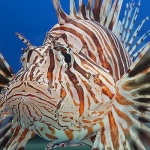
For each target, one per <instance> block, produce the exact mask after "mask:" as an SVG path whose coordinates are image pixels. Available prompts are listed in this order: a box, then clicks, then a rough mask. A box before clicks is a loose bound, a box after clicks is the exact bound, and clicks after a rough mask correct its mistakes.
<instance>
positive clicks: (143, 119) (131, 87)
mask: <svg viewBox="0 0 150 150" xmlns="http://www.w3.org/2000/svg"><path fill="white" fill-rule="evenodd" d="M117 87H118V93H119V94H117V95H116V101H115V103H114V107H115V110H116V113H117V115H118V118H119V119H118V120H120V128H121V129H122V131H123V133H124V136H125V139H126V141H127V143H128V145H129V148H130V149H142V150H143V149H149V148H150V43H149V44H148V45H147V46H146V47H145V48H144V50H143V51H142V53H141V54H140V56H139V58H138V59H137V60H136V61H135V62H134V64H133V65H132V66H131V68H130V70H129V71H128V73H126V74H125V75H124V76H123V77H122V78H121V79H120V80H119V81H118V82H117Z"/></svg>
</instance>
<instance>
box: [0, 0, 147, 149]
mask: <svg viewBox="0 0 150 150" xmlns="http://www.w3.org/2000/svg"><path fill="white" fill-rule="evenodd" d="M83 1H84V2H85V3H86V2H87V0H83ZM129 1H131V0H124V3H123V6H122V11H121V15H120V17H121V18H122V17H123V14H124V10H125V5H126V3H127V2H129ZM134 1H135V3H136V4H137V3H138V0H134ZM75 2H76V4H78V0H75ZM61 5H62V7H63V9H64V10H65V12H69V5H70V4H69V0H61ZM149 6H150V0H142V1H141V7H140V13H139V16H138V19H137V22H136V24H135V26H137V25H138V24H139V23H140V22H141V21H142V20H143V19H144V18H145V17H147V16H150V7H149ZM56 23H57V16H56V13H55V10H54V7H53V5H52V0H0V53H2V54H3V56H4V57H5V59H6V60H7V62H8V63H9V65H10V66H11V67H12V70H13V71H14V73H16V72H17V71H18V70H19V69H20V67H21V63H20V56H21V48H22V47H25V45H24V44H23V43H22V41H20V40H19V39H18V38H17V37H16V36H15V33H16V32H18V33H21V34H22V35H24V36H25V37H26V38H27V39H28V40H29V41H30V42H31V44H32V45H36V46H40V45H42V43H43V41H44V38H45V35H46V32H47V31H49V30H50V29H51V28H52V27H53V26H54V25H55V24H56ZM149 29H150V21H149V20H148V21H147V22H146V23H145V25H144V26H143V28H142V30H141V31H140V33H139V36H140V35H142V34H143V33H145V32H146V31H148V30H149ZM146 41H150V37H148V38H147V40H146ZM47 143H48V142H47V141H45V140H43V139H41V138H39V137H38V136H36V137H35V138H33V139H31V140H30V141H29V142H28V144H27V145H26V148H25V150H34V149H36V150H44V148H45V146H46V145H47ZM0 149H1V148H0ZM59 149H63V148H56V150H59ZM64 149H65V150H90V148H89V147H87V146H80V147H70V148H69V147H67V148H64Z"/></svg>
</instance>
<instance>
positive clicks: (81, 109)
mask: <svg viewBox="0 0 150 150" xmlns="http://www.w3.org/2000/svg"><path fill="white" fill-rule="evenodd" d="M66 74H67V75H68V77H69V79H70V81H71V82H72V83H73V85H74V88H75V89H76V91H77V93H78V97H79V101H80V105H79V114H80V116H81V115H82V114H83V112H84V92H83V89H82V87H81V86H79V85H77V84H78V83H79V81H78V79H77V77H76V75H75V74H74V73H73V72H71V71H70V70H66Z"/></svg>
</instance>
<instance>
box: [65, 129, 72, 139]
mask: <svg viewBox="0 0 150 150" xmlns="http://www.w3.org/2000/svg"><path fill="white" fill-rule="evenodd" d="M64 132H65V134H66V136H67V137H68V139H69V140H72V139H73V133H72V131H71V130H65V131H64Z"/></svg>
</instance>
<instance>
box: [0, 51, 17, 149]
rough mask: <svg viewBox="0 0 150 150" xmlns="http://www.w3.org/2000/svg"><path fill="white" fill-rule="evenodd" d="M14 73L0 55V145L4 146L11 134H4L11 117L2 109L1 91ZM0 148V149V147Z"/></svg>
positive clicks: (9, 125) (9, 124) (9, 126)
mask: <svg viewBox="0 0 150 150" xmlns="http://www.w3.org/2000/svg"><path fill="white" fill-rule="evenodd" d="M13 75H14V73H13V71H12V69H11V68H10V66H9V64H8V63H7V62H6V60H5V59H4V57H3V56H2V54H0V145H1V146H2V145H3V146H4V143H5V141H6V140H7V139H8V138H9V136H10V135H11V133H9V134H8V135H7V134H6V133H7V132H8V130H9V129H10V128H11V125H12V116H11V115H10V114H9V113H7V112H6V111H5V110H3V109H4V105H5V102H4V101H3V92H2V89H3V88H4V87H5V85H6V84H8V83H9V81H10V80H11V79H12V77H13ZM1 146H0V147H1Z"/></svg>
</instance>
